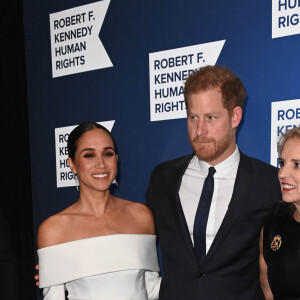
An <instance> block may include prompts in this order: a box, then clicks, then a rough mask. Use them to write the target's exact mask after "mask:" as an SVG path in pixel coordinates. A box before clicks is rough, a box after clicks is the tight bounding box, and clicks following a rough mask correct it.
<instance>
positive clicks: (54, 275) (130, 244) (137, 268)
mask: <svg viewBox="0 0 300 300" xmlns="http://www.w3.org/2000/svg"><path fill="white" fill-rule="evenodd" d="M38 256H39V266H40V270H39V274H40V288H43V294H44V300H63V299H65V290H67V295H68V299H70V300H148V299H158V294H159V287H160V278H159V275H158V272H159V265H158V260H157V251H156V236H155V235H148V234H115V235H106V236H99V237H92V238H86V239H82V240H76V241H72V242H67V243H63V244H58V245H54V246H50V247H46V248H41V249H39V250H38Z"/></svg>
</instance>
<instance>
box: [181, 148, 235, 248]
mask: <svg viewBox="0 0 300 300" xmlns="http://www.w3.org/2000/svg"><path fill="white" fill-rule="evenodd" d="M239 162H240V152H239V150H238V147H236V149H235V151H234V153H233V154H232V155H231V156H229V157H228V158H227V159H225V160H224V161H222V162H221V163H219V164H218V165H216V166H214V167H215V169H216V173H215V174H214V193H213V197H212V202H211V206H210V211H209V216H208V221H207V228H206V253H207V252H208V250H209V248H210V246H211V244H212V242H213V240H214V238H215V236H216V234H217V232H218V230H219V228H220V226H221V224H222V221H223V219H224V217H225V214H226V212H227V209H228V205H229V203H230V200H231V197H232V193H233V187H234V183H235V179H236V174H237V169H238V165H239ZM209 167H211V166H210V165H209V164H208V163H206V162H205V161H202V160H200V159H198V157H197V156H196V155H195V156H194V157H193V158H192V159H191V161H190V163H189V166H188V168H187V169H186V171H185V173H184V175H183V177H182V182H181V186H180V190H179V197H180V201H181V205H182V209H183V212H184V216H185V219H186V222H187V225H188V228H189V232H190V235H191V239H192V242H193V243H194V239H193V228H194V221H195V215H196V211H197V207H198V203H199V201H200V195H201V192H202V188H203V184H204V180H205V178H206V177H207V175H208V168H209Z"/></svg>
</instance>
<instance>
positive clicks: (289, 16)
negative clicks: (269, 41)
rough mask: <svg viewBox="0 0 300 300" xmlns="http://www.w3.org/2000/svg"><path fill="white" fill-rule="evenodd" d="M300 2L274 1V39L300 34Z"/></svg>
mask: <svg viewBox="0 0 300 300" xmlns="http://www.w3.org/2000/svg"><path fill="white" fill-rule="evenodd" d="M299 15H300V1H299V0H272V38H273V39H274V38H278V37H282V36H288V35H293V34H299V33H300V24H299Z"/></svg>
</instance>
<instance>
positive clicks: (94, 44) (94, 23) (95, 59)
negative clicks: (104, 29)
mask: <svg viewBox="0 0 300 300" xmlns="http://www.w3.org/2000/svg"><path fill="white" fill-rule="evenodd" d="M109 3H110V0H103V1H99V2H95V3H91V4H88V5H83V6H78V7H75V8H71V9H67V10H64V11H61V12H57V13H53V14H50V34H51V56H52V76H53V78H54V77H59V76H64V75H69V74H75V73H80V72H86V71H91V70H96V69H103V68H108V67H112V66H113V64H112V62H111V60H110V58H109V57H108V54H107V53H106V50H105V49H104V46H103V44H102V42H101V41H100V38H99V32H100V28H101V26H102V23H103V21H104V17H105V14H106V12H107V9H108V6H109Z"/></svg>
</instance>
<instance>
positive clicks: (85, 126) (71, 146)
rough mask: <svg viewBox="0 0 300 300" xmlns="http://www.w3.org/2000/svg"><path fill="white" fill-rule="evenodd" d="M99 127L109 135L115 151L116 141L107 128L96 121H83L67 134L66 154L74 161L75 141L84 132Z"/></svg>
mask: <svg viewBox="0 0 300 300" xmlns="http://www.w3.org/2000/svg"><path fill="white" fill-rule="evenodd" d="M96 128H97V129H101V130H104V131H105V132H106V133H107V134H108V135H109V136H110V138H111V139H112V141H113V144H114V150H115V152H117V149H116V143H115V140H114V138H113V136H112V134H111V133H110V131H109V130H107V129H106V128H105V127H104V126H102V125H100V124H98V123H96V122H84V123H81V124H79V125H78V126H77V127H75V128H74V129H73V130H72V131H71V133H70V135H69V138H68V145H67V146H68V154H69V157H70V158H71V159H72V160H73V161H74V158H75V153H76V150H77V141H78V139H79V138H80V137H81V136H82V135H83V134H84V133H86V132H88V131H90V130H93V129H96Z"/></svg>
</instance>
